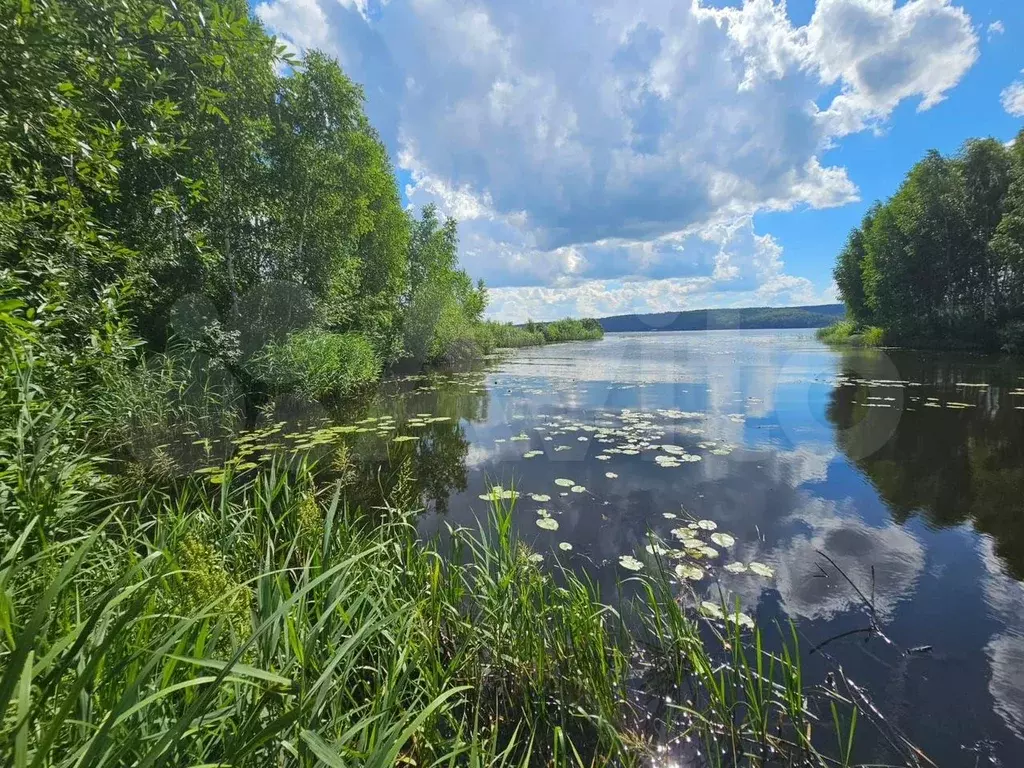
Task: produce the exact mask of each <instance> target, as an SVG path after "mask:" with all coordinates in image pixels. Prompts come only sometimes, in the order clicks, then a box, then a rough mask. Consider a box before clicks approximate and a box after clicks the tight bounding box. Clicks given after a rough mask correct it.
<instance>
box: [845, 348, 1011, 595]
mask: <svg viewBox="0 0 1024 768" xmlns="http://www.w3.org/2000/svg"><path fill="white" fill-rule="evenodd" d="M893 361H894V362H895V363H896V365H897V368H898V369H899V371H900V374H901V376H902V377H903V378H905V379H907V380H910V381H918V382H922V383H923V386H920V387H912V388H908V389H907V394H908V395H911V396H920V398H921V401H920V402H917V401H910V402H908V403H907V404H906V405H907V409H906V410H905V411H904V412H903V414H902V415H901V417H900V419H899V423H898V424H897V426H896V429H895V432H894V433H893V434H892V436H891V437H890V438H889V439H888V440H887V441H885V442H882V444H881V446H880V447H877V448H875V445H877V442H874V440H873V438H874V436H872V435H870V434H869V433H866V432H865V430H864V429H856V430H852V429H850V428H851V427H852V426H853V425H854V424H855V423H857V422H858V421H859V420H861V419H863V418H864V417H865V416H866V415H867V413H868V412H869V411H870V410H872V409H870V408H867V407H864V404H865V402H866V400H867V397H868V396H869V395H877V394H878V391H877V390H870V389H869V388H868V387H866V386H864V385H858V386H840V387H836V388H835V389H834V390H833V393H832V395H831V400H830V403H829V406H828V409H827V412H826V413H827V416H828V419H829V421H830V422H831V423H832V424H833V426H834V427H835V428H836V432H837V442H838V444H839V446H840V447H841V448H842V449H843V451H844V452H845V453H846V455H847V456H848V457H849V458H850V460H851V461H853V463H854V464H855V465H856V466H857V467H858V468H859V469H860V470H861V471H862V472H864V474H865V475H866V476H867V477H868V478H869V479H870V480H871V482H872V483H873V485H874V486H875V488H876V489H877V491H878V493H879V494H880V496H881V498H882V499H883V500H884V501H885V503H886V505H887V506H888V508H889V511H890V513H891V514H892V516H893V518H894V519H895V520H896V521H898V522H900V523H902V522H904V521H906V520H907V519H909V518H910V517H912V516H914V515H917V514H922V515H924V516H925V517H926V518H927V521H928V522H929V523H930V524H932V525H935V526H939V527H946V526H954V525H959V524H961V523H964V522H968V521H969V522H970V523H971V524H972V525H973V526H974V527H975V529H977V530H978V531H980V532H983V533H986V534H989V535H990V536H992V538H993V540H994V544H995V551H996V553H997V554H998V555H999V557H1000V558H1001V559H1002V560H1003V562H1004V563H1005V564H1006V566H1007V568H1008V569H1009V571H1010V572H1011V573H1012V575H1013V576H1014V577H1015V578H1017V579H1022V578H1024V411H1019V410H1015V409H1014V408H1013V405H1012V403H1011V402H1010V400H1011V398H1010V396H1009V395H1008V388H1009V387H1010V386H1013V383H1014V377H1012V375H1010V374H1013V371H1008V370H1007V369H1006V368H1005V364H1000V363H994V364H991V365H987V364H985V363H984V361H981V360H978V359H977V358H974V359H968V360H967V361H964V360H963V359H952V360H950V359H946V358H943V357H942V356H931V357H925V358H923V359H921V358H916V357H914V356H910V355H903V356H899V357H898V356H893ZM871 370H872V369H871V361H870V358H868V357H865V355H864V354H863V353H861V354H858V355H857V356H856V357H855V358H854V357H848V358H846V359H844V374H845V375H847V376H850V377H853V378H860V379H870V378H872V374H871ZM965 381H966V382H991V384H992V386H990V387H989V388H963V387H957V386H956V384H957V383H959V382H965ZM1000 382H1003V383H1004V384H1005V386H1000ZM927 397H938V398H940V400H942V401H943V402H946V401H956V402H967V403H971V404H974V406H975V407H971V408H964V409H956V410H953V409H949V408H930V407H925V406H923V402H924V399H925V398H927ZM1021 404H1024V403H1021ZM880 426H881V425H880ZM878 442H881V441H878ZM867 446H870V447H871V450H865V447H867ZM865 454H866V455H865Z"/></svg>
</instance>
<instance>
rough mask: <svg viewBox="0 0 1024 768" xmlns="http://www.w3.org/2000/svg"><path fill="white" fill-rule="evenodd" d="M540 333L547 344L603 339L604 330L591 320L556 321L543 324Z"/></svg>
mask: <svg viewBox="0 0 1024 768" xmlns="http://www.w3.org/2000/svg"><path fill="white" fill-rule="evenodd" d="M541 333H543V334H544V340H545V341H547V342H558V341H586V340H591V339H601V338H604V330H602V328H601V324H600V323H599V322H598V321H597V320H594V319H593V318H585V319H583V320H574V319H573V318H566V319H565V320H556V321H554V322H552V323H544V324H543V325H542V326H541Z"/></svg>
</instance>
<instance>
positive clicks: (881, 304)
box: [826, 131, 1024, 353]
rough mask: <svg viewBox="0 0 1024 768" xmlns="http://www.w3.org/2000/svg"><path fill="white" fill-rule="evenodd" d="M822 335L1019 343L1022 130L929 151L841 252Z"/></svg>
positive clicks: (1023, 270) (1023, 326)
mask: <svg viewBox="0 0 1024 768" xmlns="http://www.w3.org/2000/svg"><path fill="white" fill-rule="evenodd" d="M835 279H836V283H837V284H838V286H839V290H840V292H841V294H842V297H843V300H844V301H845V303H846V306H847V307H848V308H849V320H848V321H847V322H846V323H844V324H843V325H841V326H837V327H836V328H835V329H830V332H829V333H828V334H826V336H827V337H828V338H829V339H831V340H843V339H846V338H849V337H851V336H852V337H855V338H859V339H873V340H874V343H880V342H882V341H883V340H884V343H890V344H915V345H917V344H920V345H923V346H936V347H951V346H956V347H975V348H983V349H996V348H1002V349H1003V350H1005V351H1008V352H1014V353H1021V352H1024V131H1022V132H1021V133H1020V134H1018V136H1017V139H1016V141H1015V142H1013V143H1012V144H1011V145H1010V146H1007V145H1004V144H1003V143H1001V142H999V141H996V140H995V139H977V140H971V141H968V142H967V143H966V144H965V145H964V147H963V149H962V150H961V151H960V152H959V153H958V154H956V155H954V156H952V157H943V156H942V155H940V154H939V153H938V152H936V151H934V150H933V151H931V152H929V153H928V154H927V155H926V156H925V157H924V159H922V160H921V161H920V162H918V163H917V164H916V165H915V166H914V167H913V168H911V170H910V172H909V173H908V174H907V177H906V178H905V179H904V181H903V184H902V185H900V188H899V189H898V190H897V191H896V194H894V195H893V196H892V197H890V198H889V199H888V200H886V201H885V202H884V203H876V204H875V205H874V206H872V207H871V209H870V210H869V211H868V212H867V214H866V215H865V216H864V219H863V221H862V222H861V225H860V226H859V227H857V228H855V229H854V230H853V231H852V232H851V233H850V236H849V239H848V240H847V242H846V246H845V247H844V248H843V250H842V251H841V252H840V254H839V257H838V259H837V262H836V267H835Z"/></svg>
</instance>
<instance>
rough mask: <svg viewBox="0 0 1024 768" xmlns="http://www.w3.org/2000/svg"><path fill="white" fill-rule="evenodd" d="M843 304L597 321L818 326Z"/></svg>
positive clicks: (673, 327) (614, 325)
mask: <svg viewBox="0 0 1024 768" xmlns="http://www.w3.org/2000/svg"><path fill="white" fill-rule="evenodd" d="M845 312H846V309H845V307H843V305H842V304H817V305H813V306H806V307H743V308H740V309H692V310H687V311H685V312H657V313H653V314H648V315H614V316H612V317H602V318H601V319H600V320H598V322H599V323H600V324H601V327H602V328H604V330H605V331H608V332H609V333H621V332H636V331H707V330H714V329H724V328H821V327H823V326H826V325H828V324H829V323H832V322H834V321H835V320H836V319H837V318H841V317H843V315H844V314H845Z"/></svg>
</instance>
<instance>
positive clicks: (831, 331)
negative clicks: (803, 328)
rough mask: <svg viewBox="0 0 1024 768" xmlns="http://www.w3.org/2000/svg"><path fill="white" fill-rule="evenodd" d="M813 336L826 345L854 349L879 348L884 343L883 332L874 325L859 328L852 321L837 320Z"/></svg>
mask: <svg viewBox="0 0 1024 768" xmlns="http://www.w3.org/2000/svg"><path fill="white" fill-rule="evenodd" d="M815 335H816V336H817V337H818V339H819V340H821V341H824V342H825V343H826V344H849V345H851V346H854V347H880V346H882V345H883V344H884V343H885V330H884V329H883V328H879V327H878V326H876V325H869V326H860V325H858V324H857V323H856V322H854V321H853V320H838V321H836V322H834V323H832V325H828V326H825V327H824V328H819V329H818V330H817V332H816V333H815Z"/></svg>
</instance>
